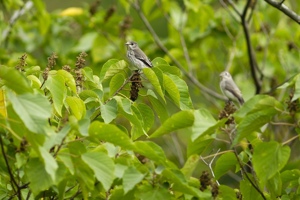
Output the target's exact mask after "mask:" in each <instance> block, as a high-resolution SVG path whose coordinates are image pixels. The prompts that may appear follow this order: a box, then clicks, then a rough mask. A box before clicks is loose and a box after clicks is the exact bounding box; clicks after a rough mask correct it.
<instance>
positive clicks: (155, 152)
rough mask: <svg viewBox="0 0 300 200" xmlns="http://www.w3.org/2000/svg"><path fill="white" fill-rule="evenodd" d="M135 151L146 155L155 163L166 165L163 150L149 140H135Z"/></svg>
mask: <svg viewBox="0 0 300 200" xmlns="http://www.w3.org/2000/svg"><path fill="white" fill-rule="evenodd" d="M134 146H135V152H137V153H139V154H141V155H143V156H146V157H147V158H149V159H150V160H153V161H155V162H156V163H157V164H160V165H164V166H168V164H167V158H166V155H165V152H164V151H163V150H162V148H161V147H160V146H158V145H157V144H155V143H154V142H150V141H136V142H134Z"/></svg>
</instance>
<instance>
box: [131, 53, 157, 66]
mask: <svg viewBox="0 0 300 200" xmlns="http://www.w3.org/2000/svg"><path fill="white" fill-rule="evenodd" d="M135 57H136V58H137V59H138V60H140V61H142V62H143V63H144V64H145V65H146V66H148V67H153V65H152V63H151V61H150V59H149V58H148V57H147V56H146V55H145V53H144V52H143V51H142V50H141V49H135Z"/></svg>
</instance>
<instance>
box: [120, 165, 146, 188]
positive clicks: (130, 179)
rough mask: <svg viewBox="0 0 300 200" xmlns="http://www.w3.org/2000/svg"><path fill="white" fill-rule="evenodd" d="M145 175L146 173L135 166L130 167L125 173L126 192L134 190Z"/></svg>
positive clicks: (124, 185)
mask: <svg viewBox="0 0 300 200" xmlns="http://www.w3.org/2000/svg"><path fill="white" fill-rule="evenodd" d="M144 176H145V175H144V174H142V173H141V172H139V171H138V170H137V169H136V168H135V167H132V166H130V167H128V168H127V169H126V170H125V172H124V175H123V188H124V193H125V194H126V193H127V192H128V191H130V190H132V189H133V188H134V187H135V186H136V184H138V183H139V182H141V181H142V180H143V178H144Z"/></svg>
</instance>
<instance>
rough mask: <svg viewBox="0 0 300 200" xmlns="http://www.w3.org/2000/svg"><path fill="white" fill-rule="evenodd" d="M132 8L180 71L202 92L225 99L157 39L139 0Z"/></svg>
mask: <svg viewBox="0 0 300 200" xmlns="http://www.w3.org/2000/svg"><path fill="white" fill-rule="evenodd" d="M132 5H133V8H134V9H135V10H136V11H137V13H138V15H139V17H140V18H141V20H142V21H143V23H144V24H145V26H146V28H147V29H148V31H149V32H150V34H151V35H152V37H153V39H154V41H155V42H156V44H157V46H158V47H159V48H160V49H161V50H163V51H164V52H165V53H166V54H167V56H168V57H169V58H170V59H171V60H172V62H173V63H174V64H175V65H176V66H177V67H178V68H179V69H180V70H181V71H182V73H183V74H184V75H185V76H186V77H187V78H188V79H189V80H190V81H191V82H192V83H193V84H194V85H195V86H196V87H198V88H199V89H201V90H202V92H205V93H207V94H209V95H211V96H213V97H215V98H218V99H221V100H226V98H225V97H224V96H223V95H220V94H219V93H217V92H215V91H213V90H211V89H209V88H207V87H205V86H204V85H202V84H201V83H200V82H199V81H198V80H197V79H196V78H195V77H194V76H192V75H191V74H189V73H188V72H187V71H186V70H185V69H184V67H183V66H182V65H181V64H180V62H179V61H178V60H177V59H176V58H175V57H174V56H173V55H172V54H171V53H170V52H169V51H168V49H167V48H166V47H165V46H164V45H163V43H162V42H161V40H160V39H159V37H158V35H157V34H156V32H155V31H154V29H153V27H152V26H151V25H150V23H149V21H148V19H147V18H146V16H145V15H144V13H143V11H142V9H141V8H140V5H139V1H137V2H136V3H134V4H132Z"/></svg>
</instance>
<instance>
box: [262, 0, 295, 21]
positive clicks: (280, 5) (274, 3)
mask: <svg viewBox="0 0 300 200" xmlns="http://www.w3.org/2000/svg"><path fill="white" fill-rule="evenodd" d="M265 2H267V3H268V4H270V5H271V6H273V7H274V8H277V9H278V10H280V11H281V12H283V13H284V14H285V15H287V16H288V17H289V18H291V19H292V20H294V21H295V22H297V23H298V24H300V15H298V14H297V13H295V12H294V11H292V10H291V9H289V8H288V7H287V6H286V5H284V4H283V2H284V0H282V1H279V2H278V1H274V0H265Z"/></svg>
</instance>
